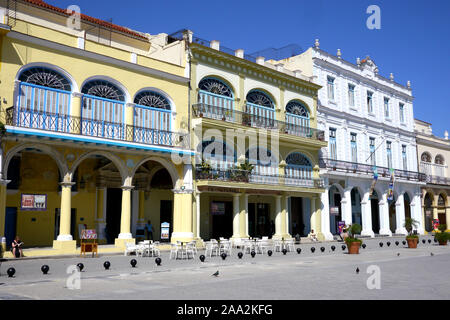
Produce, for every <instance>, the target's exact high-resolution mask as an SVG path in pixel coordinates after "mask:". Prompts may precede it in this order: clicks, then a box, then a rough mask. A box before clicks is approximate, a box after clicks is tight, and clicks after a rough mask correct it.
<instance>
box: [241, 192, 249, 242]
mask: <svg viewBox="0 0 450 320" xmlns="http://www.w3.org/2000/svg"><path fill="white" fill-rule="evenodd" d="M240 210H241V213H240V214H239V218H240V219H239V227H240V233H241V238H248V237H249V235H248V194H246V193H243V194H241V196H240Z"/></svg>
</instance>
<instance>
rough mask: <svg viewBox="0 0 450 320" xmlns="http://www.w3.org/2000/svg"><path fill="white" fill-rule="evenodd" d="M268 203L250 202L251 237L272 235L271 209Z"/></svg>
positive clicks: (249, 222) (249, 229) (249, 231)
mask: <svg viewBox="0 0 450 320" xmlns="http://www.w3.org/2000/svg"><path fill="white" fill-rule="evenodd" d="M269 208H270V206H269V204H268V203H249V204H248V233H249V236H250V237H258V238H260V237H264V236H267V237H270V236H271V235H272V234H271V230H270V211H269Z"/></svg>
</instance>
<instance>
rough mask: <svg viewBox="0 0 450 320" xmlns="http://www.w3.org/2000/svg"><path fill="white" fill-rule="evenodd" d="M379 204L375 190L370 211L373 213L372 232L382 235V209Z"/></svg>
mask: <svg viewBox="0 0 450 320" xmlns="http://www.w3.org/2000/svg"><path fill="white" fill-rule="evenodd" d="M378 202H379V200H378V194H377V192H376V191H375V190H374V191H373V194H372V196H371V197H370V209H371V211H372V231H373V233H376V234H378V233H380V207H379V205H378Z"/></svg>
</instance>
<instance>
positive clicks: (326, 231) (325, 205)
mask: <svg viewBox="0 0 450 320" xmlns="http://www.w3.org/2000/svg"><path fill="white" fill-rule="evenodd" d="M329 191H330V188H329V187H327V188H326V189H325V192H323V193H321V194H320V202H321V219H320V220H321V222H322V223H321V226H322V229H321V231H322V234H323V236H324V238H325V240H333V239H334V238H333V235H332V234H331V231H330V203H329Z"/></svg>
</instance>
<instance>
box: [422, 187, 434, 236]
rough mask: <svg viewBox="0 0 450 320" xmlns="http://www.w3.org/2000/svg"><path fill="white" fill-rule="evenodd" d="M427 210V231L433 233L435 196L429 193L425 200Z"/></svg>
mask: <svg viewBox="0 0 450 320" xmlns="http://www.w3.org/2000/svg"><path fill="white" fill-rule="evenodd" d="M423 203H424V210H425V230H426V231H427V232H431V231H433V196H432V195H431V194H430V193H429V192H427V194H426V195H425V198H424V201H423Z"/></svg>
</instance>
